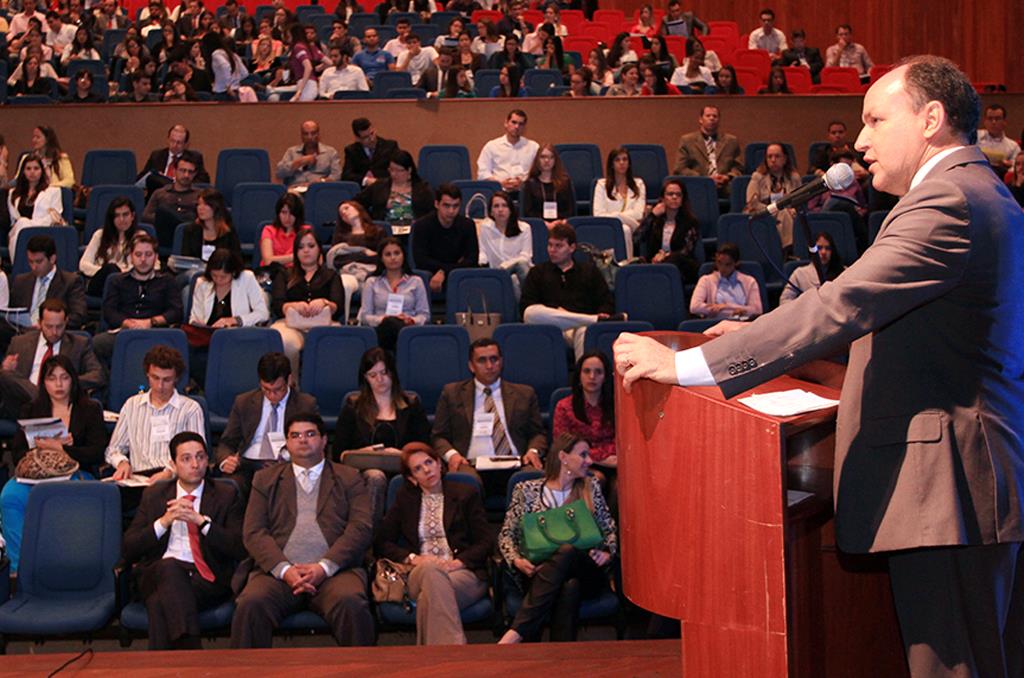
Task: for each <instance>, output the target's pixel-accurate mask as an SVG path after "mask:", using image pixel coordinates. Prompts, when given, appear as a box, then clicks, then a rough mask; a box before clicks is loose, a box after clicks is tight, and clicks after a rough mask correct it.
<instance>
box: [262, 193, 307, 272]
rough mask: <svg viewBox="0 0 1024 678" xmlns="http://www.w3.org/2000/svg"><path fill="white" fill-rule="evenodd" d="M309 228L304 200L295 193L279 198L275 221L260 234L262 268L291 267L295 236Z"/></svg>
mask: <svg viewBox="0 0 1024 678" xmlns="http://www.w3.org/2000/svg"><path fill="white" fill-rule="evenodd" d="M307 226H308V224H306V223H305V208H304V207H303V204H302V198H300V197H299V196H298V195H296V194H295V193H285V194H284V195H282V196H281V197H280V198H278V199H277V204H275V205H274V221H273V222H271V223H269V224H267V225H266V226H264V227H263V232H262V233H260V266H274V267H282V266H283V267H288V266H291V265H292V250H293V248H294V245H295V234H296V233H298V231H299V229H301V228H306V227H307Z"/></svg>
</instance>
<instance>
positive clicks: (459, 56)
mask: <svg viewBox="0 0 1024 678" xmlns="http://www.w3.org/2000/svg"><path fill="white" fill-rule="evenodd" d="M450 49H451V48H444V49H442V50H440V51H439V53H438V54H439V55H440V54H444V53H445V51H446V50H450ZM452 61H453V63H454V64H455V65H456V66H461V67H462V68H463V69H464V70H466V71H469V72H470V73H476V72H477V71H479V70H480V69H481V68H484V67H485V66H486V65H487V59H486V58H485V57H484V56H483V55H482V54H477V53H476V52H475V51H473V38H472V36H470V34H469V32H468V31H462V32H461V33H460V34H459V40H458V42H457V43H456V44H455V54H454V55H453V58H452Z"/></svg>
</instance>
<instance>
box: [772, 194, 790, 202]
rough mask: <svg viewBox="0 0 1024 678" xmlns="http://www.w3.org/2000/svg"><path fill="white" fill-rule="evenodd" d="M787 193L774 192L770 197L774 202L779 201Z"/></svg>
mask: <svg viewBox="0 0 1024 678" xmlns="http://www.w3.org/2000/svg"><path fill="white" fill-rule="evenodd" d="M785 195H786V194H785V193H772V194H771V197H770V198H769V199H770V200H771V201H772V202H778V201H780V200H782V198H784V197H785Z"/></svg>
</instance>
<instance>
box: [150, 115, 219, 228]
mask: <svg viewBox="0 0 1024 678" xmlns="http://www.w3.org/2000/svg"><path fill="white" fill-rule="evenodd" d="M190 136H191V133H190V132H189V130H188V128H187V127H185V126H184V125H181V124H177V125H174V126H172V127H171V128H170V129H169V130H167V147H166V148H158V149H156V150H154V151H153V152H152V153H150V154H149V158H148V159H147V160H146V164H145V165H143V167H142V171H141V172H139V176H138V181H141V180H143V179H144V180H145V184H146V190H147V191H148V192H153V191H155V190H156V189H158V188H160V187H162V186H167V185H168V184H171V183H172V182H173V181H174V180H175V179H176V178H177V166H176V165H175V161H177V160H178V159H179V158H182V157H188V158H190V159H191V160H192V165H193V170H192V173H191V174H192V176H191V177H190V178H189V185H191V182H193V181H196V182H198V183H201V184H208V183H210V175H209V173H208V172H207V171H206V168H205V166H204V165H203V154H202V153H200V152H199V151H196V150H193V149H191V148H189V146H188V142H189V137H190ZM144 221H146V223H153V222H152V221H150V220H144ZM182 221H184V219H183V220H182ZM179 223H180V222H179Z"/></svg>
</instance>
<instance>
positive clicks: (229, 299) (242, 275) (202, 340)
mask: <svg viewBox="0 0 1024 678" xmlns="http://www.w3.org/2000/svg"><path fill="white" fill-rule="evenodd" d="M269 319H270V311H269V310H267V299H266V296H265V295H264V294H263V289H262V288H261V287H260V284H259V283H258V282H256V276H255V275H254V274H253V272H252V271H247V270H246V269H245V265H244V264H243V263H242V258H241V257H240V256H239V255H238V253H237V252H232V251H231V250H226V249H223V248H220V249H216V250H214V251H213V254H211V255H210V258H209V259H208V260H207V262H206V271H205V272H204V273H203V274H202V275H201V276H199V277H197V278H196V281H195V288H194V290H193V291H192V312H191V314H190V315H189V319H188V327H187V328H186V329H187V334H188V335H189V343H190V344H191V345H192V347H193V348H206V346H208V345H209V342H210V334H212V333H213V331H214V330H219V329H221V328H223V327H254V326H256V325H259V324H261V323H265V322H266V321H267V320H269ZM192 372H193V377H195V378H196V381H198V382H199V383H203V379H202V376H203V375H202V374H200V373H199V371H198V370H196V368H195V365H193V369H192ZM204 373H205V371H204Z"/></svg>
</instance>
